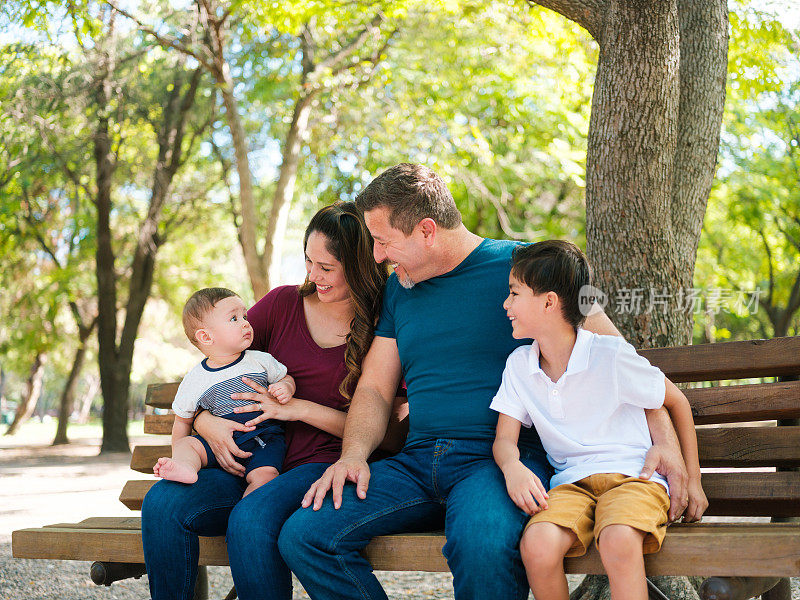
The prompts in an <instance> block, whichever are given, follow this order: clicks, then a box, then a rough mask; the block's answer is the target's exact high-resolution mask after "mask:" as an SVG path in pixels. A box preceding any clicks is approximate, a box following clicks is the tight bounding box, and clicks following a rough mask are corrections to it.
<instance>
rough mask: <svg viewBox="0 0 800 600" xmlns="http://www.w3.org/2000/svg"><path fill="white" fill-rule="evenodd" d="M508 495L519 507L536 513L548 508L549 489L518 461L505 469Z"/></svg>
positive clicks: (530, 513)
mask: <svg viewBox="0 0 800 600" xmlns="http://www.w3.org/2000/svg"><path fill="white" fill-rule="evenodd" d="M503 475H505V478H506V490H508V495H509V496H510V497H511V499H512V500H513V501H514V504H516V505H517V506H518V507H519V508H521V509H522V510H524V511H525V512H526V513H527V514H529V515H535V514H536V513H538V512H539V511H542V510H544V509H546V508H547V498H548V496H547V491H546V490H545V489H544V486H543V485H542V482H541V480H540V479H539V478H538V477H537V476H536V475H534V473H533V471H531V470H530V469H529V468H528V467H526V466H525V465H523V464H522V462H520V461H516V462H514V463H512V464H510V465H509V466H507V467H505V468H504V469H503Z"/></svg>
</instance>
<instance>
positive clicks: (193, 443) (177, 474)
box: [153, 437, 208, 483]
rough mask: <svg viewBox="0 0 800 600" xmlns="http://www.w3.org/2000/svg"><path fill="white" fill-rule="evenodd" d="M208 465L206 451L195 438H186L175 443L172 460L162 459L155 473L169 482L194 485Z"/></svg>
mask: <svg viewBox="0 0 800 600" xmlns="http://www.w3.org/2000/svg"><path fill="white" fill-rule="evenodd" d="M206 464H208V458H207V457H206V449H205V448H204V447H203V444H202V443H201V442H200V440H198V439H197V438H194V437H185V438H181V439H179V440H178V441H177V442H175V444H174V447H173V448H172V458H169V457H162V458H159V459H158V462H157V463H156V464H155V466H154V467H153V473H155V474H156V475H157V476H158V477H163V478H164V479H168V480H169V481H179V482H181V483H194V482H195V481H197V472H198V471H199V470H200V469H201V468H202V467H204V466H205V465H206Z"/></svg>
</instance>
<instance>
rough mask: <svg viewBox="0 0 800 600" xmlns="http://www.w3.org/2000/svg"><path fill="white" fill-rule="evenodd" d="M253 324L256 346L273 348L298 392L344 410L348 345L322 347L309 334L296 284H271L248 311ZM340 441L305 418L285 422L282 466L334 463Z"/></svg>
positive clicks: (338, 452)
mask: <svg viewBox="0 0 800 600" xmlns="http://www.w3.org/2000/svg"><path fill="white" fill-rule="evenodd" d="M247 319H248V320H249V321H250V324H251V325H252V326H253V343H252V344H251V345H250V348H251V349H252V350H262V351H264V352H269V353H270V354H272V356H274V357H275V358H276V359H277V360H279V361H280V362H282V363H283V364H284V365H286V368H287V369H288V370H289V375H291V376H292V377H294V380H295V383H296V384H297V391H296V392H295V397H297V398H302V399H303V400H310V401H311V402H316V403H317V404H322V405H323V406H330V407H331V408H335V409H337V410H345V407H346V405H347V400H346V399H345V397H344V396H342V395H341V394H340V393H339V384H340V383H341V382H342V380H343V379H344V378H345V375H347V368H346V367H345V364H344V350H345V344H342V345H340V346H336V347H334V348H320V347H319V346H318V345H317V344H316V343H315V342H314V340H313V338H312V337H311V333H310V332H309V330H308V323H307V322H306V316H305V310H304V308H303V299H302V298H300V296H299V295H298V293H297V286H294V285H285V286H281V287H278V288H275V289H273V290H272V291H271V292H269V293H268V294H267V295H266V296H264V297H263V298H262V299H261V300H259V301H258V302H256V304H255V305H254V306H253V307H252V308H251V309H250V310H249V311H247ZM341 452H342V440H341V439H339V438H337V437H336V436H335V435H331V434H330V433H326V432H324V431H321V430H319V429H317V428H316V427H312V426H311V425H308V424H307V423H304V422H302V421H290V422H287V423H286V458H285V459H284V461H283V468H284V470H287V471H288V470H289V469H291V468H293V467H296V466H298V465H302V464H305V463H320V462H326V463H328V462H329V463H333V462H336V461H337V460H339V456H340V455H341Z"/></svg>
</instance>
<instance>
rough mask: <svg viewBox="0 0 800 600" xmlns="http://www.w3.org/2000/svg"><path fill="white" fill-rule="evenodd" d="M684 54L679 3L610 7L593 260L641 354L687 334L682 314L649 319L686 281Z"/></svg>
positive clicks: (591, 194) (593, 187)
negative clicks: (679, 152)
mask: <svg viewBox="0 0 800 600" xmlns="http://www.w3.org/2000/svg"><path fill="white" fill-rule="evenodd" d="M679 52H680V50H679V34H678V11H677V2H676V0H672V1H671V2H668V1H663V2H653V3H640V2H628V1H626V0H612V1H611V2H609V5H608V13H607V15H606V19H605V24H604V27H603V30H602V32H601V39H600V59H599V63H598V67H597V78H596V81H595V86H594V94H593V98H592V114H591V119H590V123H589V139H588V150H587V157H586V173H587V184H586V231H587V254H588V256H589V259H590V260H591V262H592V264H593V265H594V268H595V277H596V285H597V287H599V288H600V289H601V290H603V291H604V292H605V293H606V294H607V295H608V298H609V304H608V308H607V312H608V315H609V317H610V318H611V320H612V321H614V323H615V324H616V326H617V327H618V328H619V330H620V331H621V332H622V333H623V335H625V336H626V338H627V339H628V340H629V341H630V342H631V343H633V345H634V346H636V347H643V346H644V347H648V346H651V347H652V346H666V345H668V344H669V343H670V341H671V339H675V338H678V339H680V340H681V341H683V340H684V338H685V335H686V325H685V320H684V319H683V318H680V317H679V316H678V315H677V314H676V313H675V312H673V311H664V310H658V309H653V310H648V300H649V298H650V293H651V290H657V291H658V292H659V293H663V291H664V290H671V289H673V287H674V285H675V284H676V283H678V282H680V281H682V280H683V278H682V277H680V275H679V273H678V264H677V259H676V254H677V248H676V247H675V244H674V243H673V231H672V227H671V219H672V210H671V194H670V192H671V187H672V186H671V183H672V182H671V174H672V170H673V164H674V159H675V148H676V141H677V115H678V63H679Z"/></svg>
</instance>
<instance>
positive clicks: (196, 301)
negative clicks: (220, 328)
mask: <svg viewBox="0 0 800 600" xmlns="http://www.w3.org/2000/svg"><path fill="white" fill-rule="evenodd" d="M238 295H239V294H237V293H236V292H232V291H231V290H229V289H226V288H218V287H214V288H203V289H202V290H197V291H196V292H195V293H194V294H192V295H191V296H190V297H189V299H188V300H187V301H186V304H184V306H183V331H184V332H185V333H186V337H188V338H189V341H190V342H192V343H193V344H194V345H195V346H196V345H197V340H196V339H194V334H195V333H197V330H198V329H202V328H203V319H205V318H206V315H208V313H210V312H211V310H212V309H213V308H214V307H215V306H216V305H217V302H219V301H220V300H224V299H225V298H230V297H231V296H238Z"/></svg>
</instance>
